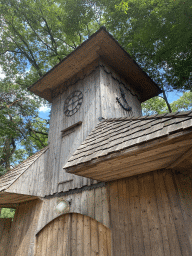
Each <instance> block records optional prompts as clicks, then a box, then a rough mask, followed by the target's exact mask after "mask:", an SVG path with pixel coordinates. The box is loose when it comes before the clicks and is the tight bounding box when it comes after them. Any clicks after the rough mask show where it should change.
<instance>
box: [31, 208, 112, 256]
mask: <svg viewBox="0 0 192 256" xmlns="http://www.w3.org/2000/svg"><path fill="white" fill-rule="evenodd" d="M51 231H53V232H51ZM59 235H60V236H61V237H59ZM61 238H62V239H61ZM36 239H37V241H36V253H35V256H42V255H43V254H45V253H44V252H43V250H44V251H45V250H46V254H45V255H46V256H49V255H50V256H55V255H70V256H77V255H78V256H92V255H100V256H111V248H110V244H111V231H110V229H109V228H107V227H106V226H104V225H103V224H101V223H99V222H98V221H96V220H94V219H92V218H90V217H88V216H85V215H82V214H79V213H68V214H65V215H61V216H59V217H57V218H56V219H54V220H53V221H51V222H50V223H49V224H47V225H46V226H45V227H44V228H43V229H42V230H41V231H40V232H39V233H38V234H37V238H36ZM44 243H46V248H45V247H43V244H44Z"/></svg>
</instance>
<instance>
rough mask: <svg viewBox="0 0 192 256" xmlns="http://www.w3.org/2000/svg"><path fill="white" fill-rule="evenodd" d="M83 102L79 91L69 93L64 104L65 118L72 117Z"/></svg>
mask: <svg viewBox="0 0 192 256" xmlns="http://www.w3.org/2000/svg"><path fill="white" fill-rule="evenodd" d="M82 102H83V94H82V92H80V91H74V92H73V93H71V94H70V95H69V96H68V97H67V99H66V100H65V104H64V113H65V115H66V116H72V115H74V114H75V113H76V112H77V111H78V110H79V109H80V107H81V104H82Z"/></svg>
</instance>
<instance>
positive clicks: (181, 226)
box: [165, 172, 192, 255]
mask: <svg viewBox="0 0 192 256" xmlns="http://www.w3.org/2000/svg"><path fill="white" fill-rule="evenodd" d="M165 184H166V189H167V192H168V195H169V201H170V205H171V210H172V214H173V220H174V223H175V227H176V230H177V235H178V238H179V244H180V249H181V252H182V255H192V249H191V245H190V242H189V237H188V235H187V232H186V227H185V223H184V219H183V215H182V211H181V202H180V199H179V195H178V192H177V191H176V188H175V185H174V181H173V176H172V174H171V172H166V174H165Z"/></svg>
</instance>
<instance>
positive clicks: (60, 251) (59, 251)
mask: <svg viewBox="0 0 192 256" xmlns="http://www.w3.org/2000/svg"><path fill="white" fill-rule="evenodd" d="M63 231H64V216H62V217H60V218H58V232H57V233H58V235H57V250H56V254H55V255H56V256H63V243H62V242H63V235H64V234H63V233H64V232H63Z"/></svg>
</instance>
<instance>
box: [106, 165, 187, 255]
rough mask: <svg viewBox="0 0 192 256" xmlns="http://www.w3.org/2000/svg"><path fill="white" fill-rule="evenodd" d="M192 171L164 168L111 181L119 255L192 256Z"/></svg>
mask: <svg viewBox="0 0 192 256" xmlns="http://www.w3.org/2000/svg"><path fill="white" fill-rule="evenodd" d="M191 178H192V174H191V172H189V171H188V172H185V173H180V174H178V173H177V172H174V171H171V170H160V171H155V172H151V173H147V174H142V175H138V176H134V177H130V178H126V179H122V180H118V181H114V182H110V183H109V184H108V191H109V204H110V220H111V230H112V237H113V238H112V241H113V242H112V244H113V253H114V256H119V255H125V256H128V255H154V256H156V255H159V256H160V255H165V256H168V255H172V256H185V255H186V256H187V255H192V189H191V187H192V182H191Z"/></svg>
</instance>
